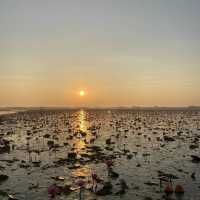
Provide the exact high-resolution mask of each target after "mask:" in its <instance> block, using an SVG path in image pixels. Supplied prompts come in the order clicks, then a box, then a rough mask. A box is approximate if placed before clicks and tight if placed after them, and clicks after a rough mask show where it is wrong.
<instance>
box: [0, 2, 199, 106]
mask: <svg viewBox="0 0 200 200" xmlns="http://www.w3.org/2000/svg"><path fill="white" fill-rule="evenodd" d="M152 2H154V1H152ZM152 2H151V1H144V2H143V1H141V2H140V1H129V0H124V1H114V0H111V1H105V0H102V1H96V0H93V1H84V3H83V1H80V0H79V1H61V2H59V3H58V2H57V1H49V2H48V4H46V3H45V1H42V2H36V1H25V0H19V1H18V2H17V3H16V2H13V1H6V0H2V1H1V2H0V24H1V29H0V106H154V105H158V106H187V105H200V92H199V88H200V79H199V74H200V67H199V63H200V55H199V52H200V51H199V48H200V35H199V32H200V23H199V19H200V12H199V9H200V3H199V1H193V0H192V2H191V1H178V0H175V1H170V2H169V1H164V0H161V1H159V2H156V3H152ZM52 13H53V14H52ZM80 90H85V92H86V95H85V96H84V97H80V95H78V92H79V91H80Z"/></svg>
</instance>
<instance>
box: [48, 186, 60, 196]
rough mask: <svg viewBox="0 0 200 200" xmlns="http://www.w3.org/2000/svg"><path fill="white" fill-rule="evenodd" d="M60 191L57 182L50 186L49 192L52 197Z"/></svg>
mask: <svg viewBox="0 0 200 200" xmlns="http://www.w3.org/2000/svg"><path fill="white" fill-rule="evenodd" d="M60 192H61V191H60V189H59V188H58V187H57V186H56V185H55V184H54V185H51V186H49V187H48V194H49V196H50V197H51V198H54V197H55V196H56V195H57V194H60Z"/></svg>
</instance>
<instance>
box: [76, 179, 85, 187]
mask: <svg viewBox="0 0 200 200" xmlns="http://www.w3.org/2000/svg"><path fill="white" fill-rule="evenodd" d="M76 185H78V186H79V187H80V188H83V187H84V186H85V181H83V180H78V181H77V182H76Z"/></svg>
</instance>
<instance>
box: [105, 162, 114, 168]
mask: <svg viewBox="0 0 200 200" xmlns="http://www.w3.org/2000/svg"><path fill="white" fill-rule="evenodd" d="M105 163H106V165H107V167H108V168H109V169H110V168H111V167H112V166H113V164H114V163H113V161H112V160H106V162H105Z"/></svg>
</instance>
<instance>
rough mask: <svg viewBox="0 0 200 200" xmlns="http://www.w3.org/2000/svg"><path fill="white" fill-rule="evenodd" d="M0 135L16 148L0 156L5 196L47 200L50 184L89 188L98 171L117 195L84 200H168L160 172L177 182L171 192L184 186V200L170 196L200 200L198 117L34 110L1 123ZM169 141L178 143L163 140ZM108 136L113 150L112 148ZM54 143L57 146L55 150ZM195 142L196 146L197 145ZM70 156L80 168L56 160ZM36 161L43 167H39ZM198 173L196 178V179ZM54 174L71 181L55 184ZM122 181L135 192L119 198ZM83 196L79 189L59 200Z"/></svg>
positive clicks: (86, 193)
mask: <svg viewBox="0 0 200 200" xmlns="http://www.w3.org/2000/svg"><path fill="white" fill-rule="evenodd" d="M0 134H1V136H2V137H3V138H4V139H7V140H9V141H10V145H11V146H12V147H13V150H11V151H10V152H9V153H2V154H0V167H1V168H0V174H6V175H8V176H9V178H8V180H6V181H4V182H2V183H1V185H0V190H3V191H6V192H7V193H8V194H13V195H14V196H15V197H16V198H18V199H20V200H46V199H49V197H48V193H47V188H48V187H49V186H50V185H51V184H53V183H57V184H58V185H64V184H70V185H71V186H73V187H75V182H76V181H77V180H78V179H80V178H82V179H84V180H86V182H90V181H91V173H92V172H96V173H97V174H98V175H99V176H100V177H101V178H102V179H103V180H104V181H110V182H111V183H112V185H113V189H112V194H110V195H107V196H97V195H96V194H94V192H91V191H90V190H87V189H85V191H84V199H87V200H89V199H99V200H100V199H102V200H103V199H106V200H107V199H108V200H112V199H139V200H140V199H141V200H143V199H145V198H146V197H151V198H152V199H164V198H165V197H164V196H165V194H164V188H165V186H166V183H163V185H162V186H161V187H160V180H159V176H158V171H162V172H164V173H167V174H173V175H175V176H177V179H173V180H172V184H173V186H174V187H175V185H176V184H181V185H182V186H183V187H184V189H185V193H184V195H181V196H180V195H179V196H177V195H175V194H173V195H171V196H170V197H168V198H171V199H183V200H189V199H191V200H199V199H200V163H194V162H191V156H190V155H197V156H200V150H199V147H196V148H194V149H191V148H190V145H191V144H194V139H195V138H196V140H198V139H199V137H200V112H199V111H131V110H111V111H108V110H52V111H44V110H43V111H31V112H24V113H18V114H13V115H9V116H7V117H6V118H5V119H4V120H3V122H1V125H0ZM46 134H48V135H46ZM45 135H46V136H45ZM163 135H165V136H166V135H167V136H169V137H172V138H173V139H174V141H168V142H167V141H165V140H164V139H163ZM44 136H45V137H44ZM109 138H111V143H112V144H106V140H107V139H109ZM49 140H51V141H53V142H54V144H57V147H56V148H53V149H50V147H49V145H48V144H47V142H48V141H49ZM195 144H196V145H197V146H198V144H199V141H196V142H195ZM93 146H99V147H100V148H101V150H102V154H104V159H103V158H96V157H95V159H90V158H91V157H90V154H92V153H93V152H91V151H90V150H91V149H90V147H93ZM69 152H75V153H76V154H77V160H76V161H75V163H70V162H64V163H60V162H58V161H60V159H61V158H64V159H66V158H67V155H68V153H69ZM129 154H130V155H131V156H130V159H128V158H127V155H129ZM86 155H89V157H88V156H86ZM105 158H109V159H110V158H112V159H113V161H114V167H113V169H114V171H115V172H117V173H118V174H119V178H117V179H111V178H110V177H108V172H107V167H106V164H105ZM34 161H41V162H40V163H39V164H38V166H35V165H34V163H33V162H34ZM193 172H195V174H196V179H195V180H193V179H192V178H191V174H192V173H193ZM56 176H62V177H64V178H65V179H64V180H63V181H62V180H54V179H53V178H52V177H56ZM121 178H122V179H124V180H125V181H126V183H127V185H128V187H129V189H128V190H126V193H125V194H123V195H116V194H115V193H116V192H117V191H118V190H119V185H118V183H119V180H120V179H121ZM34 186H35V187H34ZM88 187H89V184H88ZM98 188H101V185H99V186H98ZM1 198H2V199H7V197H3V196H2V197H1V196H0V199H1ZM78 198H79V189H77V190H74V191H73V192H71V193H70V194H68V195H64V194H61V195H57V196H56V197H55V199H78Z"/></svg>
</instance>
